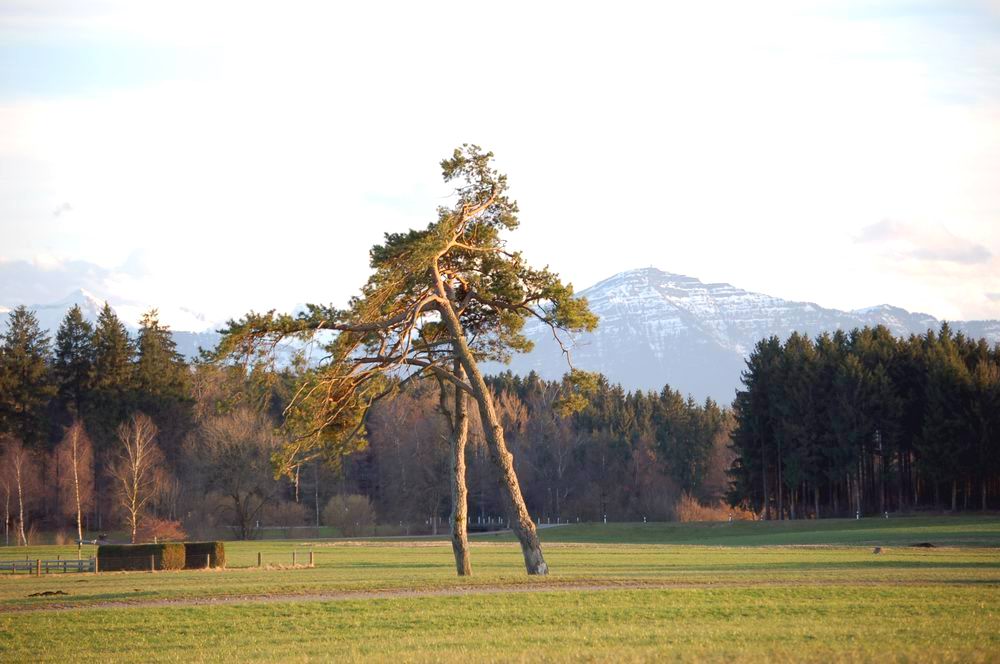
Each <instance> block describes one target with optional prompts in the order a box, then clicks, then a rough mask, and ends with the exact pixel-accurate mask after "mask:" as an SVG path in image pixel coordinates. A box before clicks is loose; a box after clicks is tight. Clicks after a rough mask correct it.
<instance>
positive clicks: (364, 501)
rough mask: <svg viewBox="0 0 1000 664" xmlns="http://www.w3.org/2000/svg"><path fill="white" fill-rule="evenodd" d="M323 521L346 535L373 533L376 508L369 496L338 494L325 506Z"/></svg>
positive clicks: (354, 535)
mask: <svg viewBox="0 0 1000 664" xmlns="http://www.w3.org/2000/svg"><path fill="white" fill-rule="evenodd" d="M323 523H325V524H326V525H328V526H333V527H334V528H336V529H337V530H339V531H340V532H341V534H343V535H344V536H345V537H356V536H358V535H363V534H365V533H371V532H372V529H373V528H374V527H375V508H374V507H372V504H371V501H369V500H368V497H367V496H359V495H353V494H352V495H342V494H338V495H336V496H334V497H333V498H331V499H330V502H328V503H327V504H326V507H325V508H323Z"/></svg>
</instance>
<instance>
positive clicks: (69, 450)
mask: <svg viewBox="0 0 1000 664" xmlns="http://www.w3.org/2000/svg"><path fill="white" fill-rule="evenodd" d="M55 457H56V464H57V466H58V467H59V469H60V471H61V472H60V473H59V477H58V481H59V495H60V502H61V503H62V504H61V505H60V506H59V507H60V508H61V509H62V513H63V514H65V515H67V516H73V517H75V519H76V536H77V539H78V540H82V539H83V511H84V510H86V509H90V505H91V503H92V502H93V499H94V447H93V445H92V444H91V442H90V437H89V436H87V431H86V430H85V429H84V427H83V422H81V421H80V420H76V421H75V422H73V424H72V425H70V427H69V428H68V429H66V434H65V435H64V436H63V439H62V441H60V443H59V444H58V445H57V446H56V449H55Z"/></svg>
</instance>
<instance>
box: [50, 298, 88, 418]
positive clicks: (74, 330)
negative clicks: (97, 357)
mask: <svg viewBox="0 0 1000 664" xmlns="http://www.w3.org/2000/svg"><path fill="white" fill-rule="evenodd" d="M52 369H53V371H52V373H53V376H54V378H55V383H56V389H57V394H58V397H59V401H60V405H61V407H62V410H65V411H66V412H67V413H68V414H69V415H70V416H71V417H74V418H75V417H80V416H82V415H83V413H84V411H85V408H86V404H85V401H86V399H87V397H88V396H89V395H90V391H91V388H92V384H93V380H94V327H93V326H92V325H91V324H90V323H89V322H88V321H87V320H86V319H85V318H84V317H83V311H82V310H81V309H80V306H79V305H73V308H72V309H70V310H69V311H67V312H66V316H65V317H64V318H63V320H62V323H61V324H60V325H59V331H58V332H57V333H56V344H55V360H54V362H53V366H52Z"/></svg>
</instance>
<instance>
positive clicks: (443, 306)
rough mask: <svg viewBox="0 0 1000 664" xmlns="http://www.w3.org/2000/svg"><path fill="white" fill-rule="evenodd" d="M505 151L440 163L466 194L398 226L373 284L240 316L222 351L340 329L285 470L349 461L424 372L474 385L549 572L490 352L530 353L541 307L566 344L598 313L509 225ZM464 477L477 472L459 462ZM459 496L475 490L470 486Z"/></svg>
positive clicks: (491, 446)
mask: <svg viewBox="0 0 1000 664" xmlns="http://www.w3.org/2000/svg"><path fill="white" fill-rule="evenodd" d="M492 158H493V155H492V153H489V152H483V151H482V150H481V149H480V148H478V147H477V146H470V145H466V146H463V147H462V148H459V149H456V150H455V151H454V153H453V154H452V155H451V157H449V158H447V159H445V160H443V161H442V162H441V168H442V174H443V177H444V179H445V181H446V182H453V183H456V185H457V187H456V190H455V202H454V204H453V205H452V206H450V207H441V208H439V209H438V213H437V219H436V220H435V221H433V222H432V223H430V224H429V225H428V226H427V227H426V228H425V229H423V230H410V231H408V232H405V233H389V234H386V236H385V240H384V242H383V243H382V244H379V245H376V246H374V247H373V248H372V250H371V253H370V257H371V267H372V274H371V276H370V277H369V279H368V282H367V283H366V284H365V285H364V287H363V288H362V290H361V295H359V296H358V297H355V298H353V299H352V300H351V302H350V303H349V305H348V307H347V308H345V309H338V308H336V307H333V306H322V305H309V306H308V307H307V310H306V311H305V312H303V313H302V314H300V315H299V316H295V317H293V316H290V315H278V314H276V313H275V312H273V311H272V312H269V313H266V314H256V313H250V314H248V315H247V316H245V317H244V318H242V319H241V320H239V321H231V322H230V324H229V326H228V328H227V330H225V335H224V338H223V340H222V342H221V344H220V347H219V350H218V352H219V356H220V357H222V358H233V357H238V358H241V359H243V360H245V361H247V362H250V361H268V358H273V356H274V355H273V351H274V349H275V347H276V345H277V344H279V343H281V342H282V341H283V340H286V339H289V338H298V339H301V340H317V339H318V338H320V337H319V336H318V335H322V334H323V333H325V332H328V331H333V332H336V335H335V337H334V338H333V340H332V341H329V342H326V343H325V344H324V347H325V350H326V361H325V362H324V363H323V364H322V365H321V366H320V367H317V368H313V369H310V370H309V371H307V372H306V373H305V376H304V379H303V381H302V383H301V385H300V386H299V389H298V392H297V393H296V395H295V397H294V398H293V400H292V402H291V404H290V405H289V406H288V408H287V410H286V423H292V424H293V425H294V427H295V430H296V431H298V432H300V433H299V435H297V436H296V437H295V439H294V440H292V441H291V443H289V444H288V445H286V446H285V448H284V450H283V452H282V453H281V454H279V455H278V457H277V462H278V466H279V469H281V470H284V471H288V470H290V469H292V468H294V466H295V464H297V463H302V462H305V461H308V460H310V459H313V458H319V457H325V458H327V459H328V460H330V461H332V462H333V463H337V461H336V460H337V459H338V458H339V457H340V456H341V455H343V454H345V453H347V452H349V451H351V450H352V449H356V448H358V447H359V446H361V445H363V444H364V434H365V430H364V424H365V414H366V413H367V410H368V408H369V407H370V406H371V404H372V403H373V402H374V401H376V400H378V399H380V398H382V397H384V396H386V395H388V394H391V393H392V392H393V391H395V390H397V389H399V387H400V385H402V384H405V383H406V382H407V381H408V380H411V379H412V378H414V377H416V376H420V375H427V376H434V377H435V378H437V379H439V380H441V381H445V382H447V383H448V384H450V385H451V386H452V389H458V390H461V391H462V392H464V393H465V394H466V395H468V397H470V398H471V403H473V404H475V407H476V408H477V410H478V411H479V414H480V419H481V421H482V426H483V433H484V437H485V439H486V445H487V448H488V451H489V456H490V459H491V461H492V463H493V465H494V466H495V467H496V469H497V472H498V475H499V477H500V483H501V487H502V490H503V496H504V503H505V508H506V512H507V517H508V519H509V522H510V524H511V528H512V529H513V531H514V533H515V534H516V536H517V538H518V541H519V542H520V545H521V552H522V554H523V556H524V563H525V568H526V570H527V572H528V573H529V574H546V573H547V572H548V566H547V565H546V563H545V559H544V557H543V555H542V549H541V544H540V543H539V540H538V534H537V532H536V530H535V525H534V523H533V522H532V520H531V516H530V514H529V513H528V509H527V507H526V505H525V503H524V499H523V497H522V494H521V488H520V485H519V483H518V479H517V475H516V473H515V471H514V463H513V458H512V456H511V454H510V452H509V450H508V448H507V444H506V441H505V439H504V430H503V426H502V424H501V422H500V419H499V417H498V416H497V412H496V407H495V404H494V401H493V397H492V395H491V394H490V391H489V389H488V387H487V385H486V382H485V381H484V379H483V374H482V371H481V369H480V367H479V363H480V362H482V361H485V360H500V361H504V360H506V359H509V357H510V354H511V353H512V352H523V351H527V350H530V348H531V343H530V342H529V341H528V339H527V338H526V337H525V336H524V335H522V334H521V331H522V328H523V326H524V323H525V321H526V320H527V319H529V318H534V319H537V320H538V321H540V322H541V323H542V324H543V325H546V326H548V327H549V328H550V329H551V330H552V333H553V335H554V336H555V338H556V340H557V341H559V343H560V344H561V345H562V347H563V349H564V350H566V351H568V349H569V346H570V341H571V340H570V339H569V337H568V336H567V335H568V334H569V333H571V332H573V331H577V330H592V329H593V328H594V327H595V326H596V324H597V318H596V316H594V315H593V314H592V313H591V312H590V310H589V309H588V307H587V303H586V301H585V300H583V299H582V298H577V297H575V296H574V293H573V288H572V286H571V285H568V284H563V283H562V281H561V280H560V279H559V277H558V276H557V275H556V274H554V273H553V272H551V271H549V270H548V269H547V268H545V269H536V268H532V267H530V266H529V265H528V264H527V263H526V262H525V260H524V258H523V256H522V255H521V254H520V253H519V252H516V251H511V250H509V249H508V248H507V246H506V239H505V234H506V233H508V232H510V231H513V230H515V229H516V228H517V226H518V208H517V204H516V203H515V202H514V201H513V200H511V199H510V198H509V196H508V193H507V178H506V176H505V175H502V174H500V173H498V172H497V171H496V170H495V169H494V167H493V164H492ZM455 421H456V420H453V423H454V422H455ZM456 442H457V441H456ZM455 481H456V482H459V481H462V482H464V478H460V477H459V476H458V474H457V473H455ZM454 493H455V495H456V498H457V497H459V496H461V495H462V493H461V491H460V490H457V487H456V491H455V492H454ZM460 511H461V508H460V507H459V506H455V509H453V512H455V513H458V512H460ZM455 524H456V519H454V518H453V519H452V527H453V528H455ZM460 535H461V534H460V533H458V536H460Z"/></svg>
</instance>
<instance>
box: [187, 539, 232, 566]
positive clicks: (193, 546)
mask: <svg viewBox="0 0 1000 664" xmlns="http://www.w3.org/2000/svg"><path fill="white" fill-rule="evenodd" d="M206 556H208V558H206ZM206 561H207V562H208V565H207V566H208V567H225V566H226V547H225V545H224V544H223V543H222V542H185V543H184V569H204V568H205V567H206Z"/></svg>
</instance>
